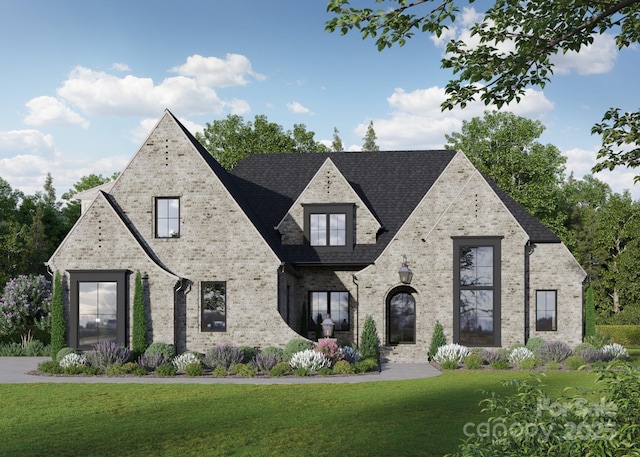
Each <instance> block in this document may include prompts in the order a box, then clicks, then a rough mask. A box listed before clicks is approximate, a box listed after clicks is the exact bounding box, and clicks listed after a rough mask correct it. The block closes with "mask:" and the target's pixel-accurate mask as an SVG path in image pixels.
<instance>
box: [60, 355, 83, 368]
mask: <svg viewBox="0 0 640 457" xmlns="http://www.w3.org/2000/svg"><path fill="white" fill-rule="evenodd" d="M59 365H60V367H62V368H71V367H77V366H81V365H88V362H87V359H86V357H84V356H82V355H80V354H76V353H75V352H72V353H70V354H67V355H65V356H64V357H63V358H62V359H60V362H59Z"/></svg>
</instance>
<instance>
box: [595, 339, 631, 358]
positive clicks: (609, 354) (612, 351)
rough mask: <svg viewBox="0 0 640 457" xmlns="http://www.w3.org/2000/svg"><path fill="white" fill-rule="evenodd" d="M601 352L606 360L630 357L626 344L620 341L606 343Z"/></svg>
mask: <svg viewBox="0 0 640 457" xmlns="http://www.w3.org/2000/svg"><path fill="white" fill-rule="evenodd" d="M600 352H601V353H602V355H603V360H605V361H609V360H613V359H627V358H629V352H627V350H626V349H625V347H624V346H622V345H621V344H618V343H611V344H605V345H604V346H602V347H601V348H600Z"/></svg>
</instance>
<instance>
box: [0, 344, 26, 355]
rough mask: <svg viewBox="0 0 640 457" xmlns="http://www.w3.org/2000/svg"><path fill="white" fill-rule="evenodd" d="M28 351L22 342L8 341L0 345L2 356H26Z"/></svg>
mask: <svg viewBox="0 0 640 457" xmlns="http://www.w3.org/2000/svg"><path fill="white" fill-rule="evenodd" d="M25 355H26V351H25V349H24V347H23V346H22V344H20V343H8V344H3V345H1V346H0V357H24V356H25Z"/></svg>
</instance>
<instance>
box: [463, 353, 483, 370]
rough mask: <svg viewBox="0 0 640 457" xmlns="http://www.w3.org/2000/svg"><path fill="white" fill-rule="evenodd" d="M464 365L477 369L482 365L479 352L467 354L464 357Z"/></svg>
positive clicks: (470, 368)
mask: <svg viewBox="0 0 640 457" xmlns="http://www.w3.org/2000/svg"><path fill="white" fill-rule="evenodd" d="M464 366H465V367H466V368H467V369H468V370H477V369H479V368H480V367H481V366H482V357H481V356H480V354H469V355H468V356H466V357H465V358H464Z"/></svg>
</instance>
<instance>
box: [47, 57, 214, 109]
mask: <svg viewBox="0 0 640 457" xmlns="http://www.w3.org/2000/svg"><path fill="white" fill-rule="evenodd" d="M57 93H58V96H59V97H61V98H63V99H64V100H65V101H67V102H68V103H70V104H72V105H74V106H76V107H77V108H79V109H80V110H81V111H82V112H83V113H85V114H88V115H124V116H131V115H137V116H153V115H157V114H158V113H159V112H162V111H163V110H164V109H165V108H169V109H171V110H175V111H180V112H182V113H185V114H205V113H214V114H221V113H222V110H223V108H224V106H225V103H224V102H223V101H222V100H220V99H219V98H218V95H217V94H216V92H215V91H214V90H213V89H211V88H208V87H204V86H201V85H199V84H198V83H197V82H196V81H195V80H194V79H191V78H186V77H184V76H177V77H173V78H167V79H165V80H164V81H162V83H160V84H159V85H156V84H154V82H153V80H152V79H151V78H139V77H137V76H132V75H127V76H125V77H123V78H120V77H117V76H114V75H111V74H108V73H104V72H100V71H94V70H91V69H89V68H85V67H81V66H78V67H76V68H75V69H74V70H72V71H71V73H70V74H69V77H68V78H67V80H66V81H64V83H63V85H62V87H60V88H59V89H58V90H57Z"/></svg>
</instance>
